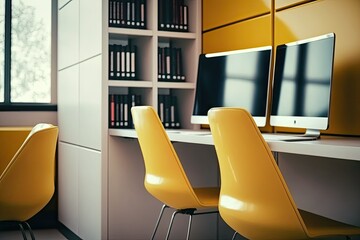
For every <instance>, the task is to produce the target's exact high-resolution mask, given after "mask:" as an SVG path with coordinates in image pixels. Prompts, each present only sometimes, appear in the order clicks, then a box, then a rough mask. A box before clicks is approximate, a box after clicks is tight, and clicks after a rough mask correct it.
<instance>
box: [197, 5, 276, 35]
mask: <svg viewBox="0 0 360 240" xmlns="http://www.w3.org/2000/svg"><path fill="white" fill-rule="evenodd" d="M270 9H271V1H270V0H237V1H233V0H223V1H218V0H206V1H203V30H204V31H206V30H209V29H212V28H216V27H219V26H222V25H225V24H229V23H234V22H237V21H240V20H243V19H247V18H250V17H254V16H258V15H261V14H265V13H269V12H270Z"/></svg>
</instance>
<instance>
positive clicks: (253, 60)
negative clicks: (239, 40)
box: [191, 46, 272, 126]
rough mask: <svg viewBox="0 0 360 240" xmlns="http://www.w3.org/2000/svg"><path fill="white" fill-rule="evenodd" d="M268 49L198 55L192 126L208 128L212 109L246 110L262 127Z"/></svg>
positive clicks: (269, 55)
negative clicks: (235, 108) (206, 125)
mask: <svg viewBox="0 0 360 240" xmlns="http://www.w3.org/2000/svg"><path fill="white" fill-rule="evenodd" d="M271 52H272V48H271V46H264V47H258V48H250V49H242V50H235V51H228V52H220V53H212V54H201V55H200V57H199V66H198V75H197V85H196V93H195V101H194V108H193V114H192V116H191V123H193V124H208V123H209V122H208V118H207V112H208V110H209V109H210V108H212V107H241V108H245V109H247V110H248V111H249V112H250V113H251V115H252V116H253V118H254V120H255V122H256V124H257V125H258V126H265V124H266V113H267V99H268V90H269V73H270V62H271V61H270V59H271Z"/></svg>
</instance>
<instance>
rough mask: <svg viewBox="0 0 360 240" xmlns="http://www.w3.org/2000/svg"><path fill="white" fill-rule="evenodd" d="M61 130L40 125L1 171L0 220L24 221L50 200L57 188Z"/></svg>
mask: <svg viewBox="0 0 360 240" xmlns="http://www.w3.org/2000/svg"><path fill="white" fill-rule="evenodd" d="M57 136H58V128H57V127H55V126H52V125H50V124H38V125H36V126H35V127H34V128H33V129H32V131H31V132H30V133H29V135H28V136H27V138H26V139H25V140H24V139H23V143H22V145H21V146H20V147H19V149H18V150H17V152H16V153H15V154H14V155H13V156H12V157H11V158H10V160H8V159H5V160H4V161H3V160H1V161H2V162H8V164H7V166H6V167H5V169H4V170H3V171H2V172H0V174H1V175H0V221H19V222H25V221H27V220H28V219H29V218H31V217H32V216H34V215H35V214H36V213H38V212H39V211H40V210H41V209H42V208H43V207H44V206H45V205H46V204H47V203H48V202H49V201H50V199H51V197H52V196H53V194H54V188H55V184H54V182H55V151H56V145H57Z"/></svg>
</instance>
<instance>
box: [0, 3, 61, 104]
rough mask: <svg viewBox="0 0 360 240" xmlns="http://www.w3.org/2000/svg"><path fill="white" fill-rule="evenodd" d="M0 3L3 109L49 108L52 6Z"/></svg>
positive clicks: (0, 102)
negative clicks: (45, 106)
mask: <svg viewBox="0 0 360 240" xmlns="http://www.w3.org/2000/svg"><path fill="white" fill-rule="evenodd" d="M52 2H53V1H51V0H50V1H49V0H47V1H44V0H5V1H1V3H0V24H1V25H0V44H1V46H0V66H1V69H0V107H2V108H3V109H4V107H5V108H6V109H8V110H11V109H12V108H16V106H21V107H20V108H19V107H17V109H18V110H26V108H29V107H30V108H32V109H34V108H36V107H39V106H44V105H47V106H49V105H50V104H51V103H53V102H54V101H53V100H52V99H53V97H52V94H51V93H52V84H51V83H52V78H51V67H52V62H51V59H52V57H51V50H52V46H51V44H52V31H51V29H52V13H53V11H52V4H53V3H52Z"/></svg>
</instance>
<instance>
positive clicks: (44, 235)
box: [0, 229, 67, 240]
mask: <svg viewBox="0 0 360 240" xmlns="http://www.w3.org/2000/svg"><path fill="white" fill-rule="evenodd" d="M33 232H34V236H35V238H36V240H67V238H66V237H65V236H64V235H63V234H62V233H61V232H60V231H59V230H57V229H35V230H33ZM0 239H4V240H22V239H23V237H22V234H21V231H20V230H19V231H14V230H11V231H0ZM27 239H31V237H30V234H28V235H27Z"/></svg>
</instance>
